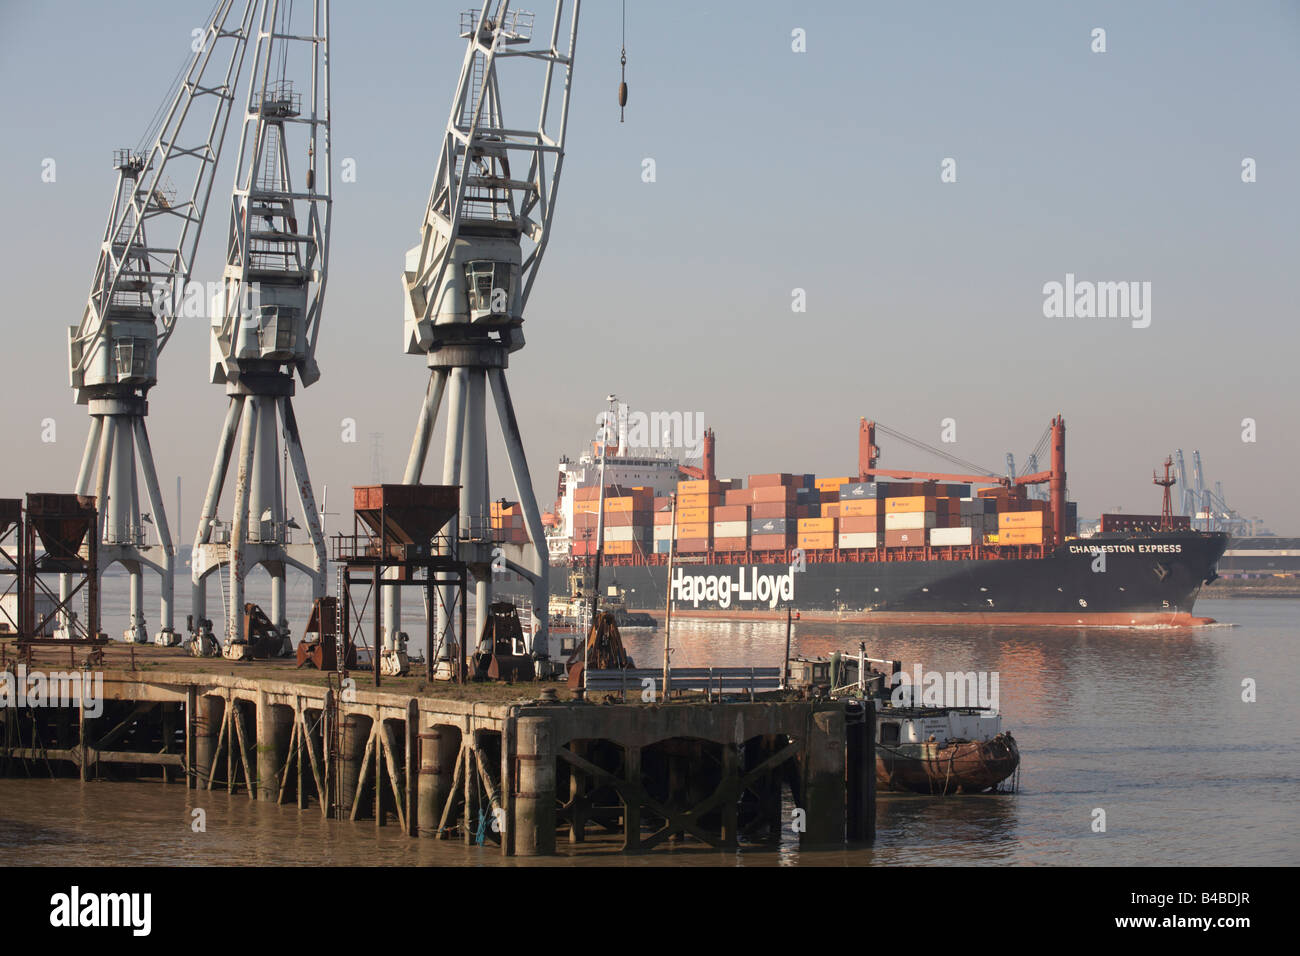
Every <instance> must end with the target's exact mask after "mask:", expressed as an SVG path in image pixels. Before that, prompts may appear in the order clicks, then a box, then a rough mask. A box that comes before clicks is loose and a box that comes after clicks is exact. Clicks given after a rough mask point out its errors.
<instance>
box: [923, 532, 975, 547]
mask: <svg viewBox="0 0 1300 956" xmlns="http://www.w3.org/2000/svg"><path fill="white" fill-rule="evenodd" d="M981 537H983V536H982V535H981ZM975 540H976V539H975V535H974V532H973V530H972V529H970V528H933V529H931V531H930V543H931V544H933V545H936V546H941V547H968V546H970V545H971V544H973V543H974V542H975Z"/></svg>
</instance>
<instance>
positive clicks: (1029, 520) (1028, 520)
mask: <svg viewBox="0 0 1300 956" xmlns="http://www.w3.org/2000/svg"><path fill="white" fill-rule="evenodd" d="M1050 523H1051V519H1050V516H1049V515H1048V514H1047V513H1046V512H1043V511H1004V512H1002V513H1001V514H1000V515H998V530H999V531H1004V530H1006V529H1007V528H1042V527H1043V526H1044V525H1047V524H1050Z"/></svg>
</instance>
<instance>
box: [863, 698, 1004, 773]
mask: <svg viewBox="0 0 1300 956" xmlns="http://www.w3.org/2000/svg"><path fill="white" fill-rule="evenodd" d="M1019 767H1020V749H1019V747H1018V746H1017V744H1016V740H1015V738H1014V737H1013V736H1011V732H1010V731H1009V730H1008V731H1004V730H1003V729H1002V718H1001V717H999V716H998V715H997V714H991V713H988V712H986V711H984V710H981V709H980V708H973V707H961V708H956V707H882V708H881V709H880V710H878V711H877V713H876V785H877V786H879V787H881V788H882V789H885V790H903V791H909V792H911V793H931V794H952V793H986V792H988V791H991V790H997V789H998V787H999V786H1000V785H1001V784H1002V783H1003V781H1005V780H1007V779H1009V778H1012V777H1013V775H1014V774H1015V773H1016V771H1017V769H1019Z"/></svg>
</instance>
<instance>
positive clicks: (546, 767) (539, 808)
mask: <svg viewBox="0 0 1300 956" xmlns="http://www.w3.org/2000/svg"><path fill="white" fill-rule="evenodd" d="M518 733H519V737H518V741H519V743H518V747H519V751H518V753H519V792H518V793H517V794H516V795H515V819H514V820H512V821H508V824H507V825H508V826H510V829H511V832H513V833H514V835H515V854H516V855H517V856H552V855H553V854H554V853H555V750H554V744H553V742H552V739H551V722H550V720H549V719H547V718H545V717H521V718H519V723H518Z"/></svg>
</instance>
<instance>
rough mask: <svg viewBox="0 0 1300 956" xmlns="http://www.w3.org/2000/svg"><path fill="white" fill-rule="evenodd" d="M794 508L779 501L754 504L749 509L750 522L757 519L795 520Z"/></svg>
mask: <svg viewBox="0 0 1300 956" xmlns="http://www.w3.org/2000/svg"><path fill="white" fill-rule="evenodd" d="M795 517H797V515H796V514H795V506H794V505H788V504H785V503H783V502H780V501H767V502H763V503H762V504H756V505H753V506H751V507H750V509H749V518H750V520H751V521H753V520H755V519H757V518H795Z"/></svg>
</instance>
